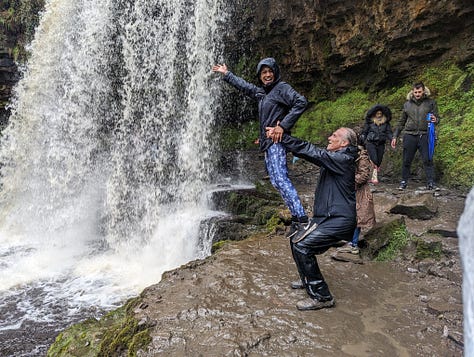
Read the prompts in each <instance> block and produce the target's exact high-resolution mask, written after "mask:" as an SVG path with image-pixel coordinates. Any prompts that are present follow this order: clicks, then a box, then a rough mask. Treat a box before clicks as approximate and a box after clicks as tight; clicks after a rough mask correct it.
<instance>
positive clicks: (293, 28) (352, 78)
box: [226, 0, 474, 92]
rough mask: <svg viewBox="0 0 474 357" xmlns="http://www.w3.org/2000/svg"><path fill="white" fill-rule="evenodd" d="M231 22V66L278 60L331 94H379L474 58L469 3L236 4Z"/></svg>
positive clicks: (253, 0)
mask: <svg viewBox="0 0 474 357" xmlns="http://www.w3.org/2000/svg"><path fill="white" fill-rule="evenodd" d="M231 18H232V22H233V26H232V29H231V30H230V31H229V33H228V38H227V40H226V41H227V42H226V46H227V53H228V56H229V57H228V58H229V64H231V65H236V64H238V63H239V61H242V59H244V60H247V61H248V64H252V65H253V64H254V62H255V61H256V60H257V59H259V58H262V57H267V56H272V57H276V58H277V60H279V62H280V63H281V64H282V67H283V68H282V69H283V72H284V73H285V75H286V76H285V77H286V78H287V79H291V80H292V82H293V83H295V82H296V83H297V84H298V87H300V88H306V89H308V90H309V89H311V88H313V87H314V86H315V82H317V81H321V85H322V87H330V88H331V89H332V90H335V92H343V91H345V90H346V89H348V88H351V87H353V86H361V87H363V88H366V89H368V88H370V89H376V88H380V87H384V86H386V85H389V86H391V85H396V84H397V83H398V82H399V81H400V80H402V79H404V78H406V77H408V76H411V75H413V74H415V73H416V70H417V68H419V67H420V66H423V65H433V64H437V63H440V62H443V61H447V60H451V61H454V62H456V63H461V64H462V63H468V62H471V61H472V60H473V59H474V38H473V36H472V34H473V33H474V3H473V2H472V1H469V0H455V1H445V0H439V1H438V0H419V1H416V2H408V3H407V2H402V3H399V2H393V1H388V0H363V1H361V0H357V1H356V0H345V1H342V0H326V1H325V0H310V1H307V0H306V1H298V0H297V1H291V2H288V1H286V0H273V1H257V0H239V1H238V2H237V4H236V6H235V9H234V12H233V14H232V16H231ZM252 61H253V62H252ZM253 68H254V67H253V66H252V69H253Z"/></svg>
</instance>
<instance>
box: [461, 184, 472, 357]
mask: <svg viewBox="0 0 474 357" xmlns="http://www.w3.org/2000/svg"><path fill="white" fill-rule="evenodd" d="M458 234H459V250H460V252H461V260H462V265H463V289H462V291H463V307H464V308H463V309H464V356H466V357H467V356H474V188H473V189H472V190H471V192H470V193H469V195H468V197H467V199H466V204H465V206H464V212H463V214H462V215H461V218H460V220H459V224H458Z"/></svg>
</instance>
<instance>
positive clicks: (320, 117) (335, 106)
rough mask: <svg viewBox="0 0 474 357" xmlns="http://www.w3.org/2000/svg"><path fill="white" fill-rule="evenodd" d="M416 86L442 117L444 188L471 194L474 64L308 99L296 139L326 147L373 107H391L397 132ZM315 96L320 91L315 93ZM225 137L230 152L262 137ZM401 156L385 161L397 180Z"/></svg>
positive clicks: (243, 131)
mask: <svg viewBox="0 0 474 357" xmlns="http://www.w3.org/2000/svg"><path fill="white" fill-rule="evenodd" d="M417 80H421V81H423V82H424V83H425V84H426V85H427V86H428V87H429V88H430V90H431V92H432V97H434V98H435V99H436V100H437V102H438V107H439V111H440V116H441V122H440V124H439V126H438V128H437V131H438V142H437V147H436V153H435V167H436V170H437V177H438V178H439V180H440V183H442V184H444V185H446V186H449V187H457V188H461V189H468V188H470V187H472V186H473V185H474V147H473V146H472V145H471V140H470V138H471V137H472V136H473V135H474V106H473V105H472V103H473V101H474V86H473V81H474V63H471V64H469V65H467V66H465V67H463V68H461V67H460V66H458V65H455V64H452V63H444V64H443V65H440V66H432V67H428V68H425V69H424V70H423V71H422V72H421V73H418V74H413V76H412V77H410V78H408V79H406V80H405V82H404V84H403V85H401V86H399V87H396V88H391V87H388V88H385V89H382V90H380V91H377V92H372V93H371V92H365V91H363V90H361V89H358V88H354V89H353V90H351V91H348V92H346V93H344V94H342V95H341V96H339V97H338V98H336V99H324V100H321V99H320V98H318V97H317V95H314V94H311V93H310V94H309V95H308V94H307V97H308V100H309V101H310V107H309V109H308V110H307V111H306V112H305V113H304V114H303V116H302V117H301V119H300V120H299V121H298V123H297V124H296V126H295V128H294V130H293V133H292V134H293V135H295V136H297V137H300V138H303V139H305V140H308V141H311V142H314V143H317V144H321V145H325V143H326V141H327V139H326V138H327V136H328V135H329V134H330V133H331V132H332V131H333V130H335V129H336V128H338V127H340V126H349V127H353V128H355V129H356V130H360V129H361V126H362V124H363V118H364V116H365V112H366V110H367V109H369V108H370V107H371V106H372V105H374V104H375V103H381V104H385V105H388V106H389V107H390V108H391V109H392V114H393V118H392V126H393V127H395V126H396V124H397V122H398V119H399V117H400V114H401V109H402V107H403V103H404V102H405V100H406V95H407V94H408V92H409V91H410V90H411V84H412V83H413V82H414V81H417ZM318 86H319V83H316V84H315V88H316V87H318ZM317 92H318V90H317V88H316V89H315V90H314V91H312V93H317ZM224 134H226V135H224V136H223V138H222V142H223V143H225V145H224V147H225V148H226V149H229V148H230V147H234V148H248V147H250V146H251V145H253V144H252V143H253V141H254V140H255V138H256V137H257V136H258V125H257V123H256V122H255V121H251V122H249V123H246V124H243V125H241V126H240V127H238V128H235V127H234V129H232V128H229V127H227V128H226V129H225V131H224ZM401 154H402V149H401V145H398V148H397V149H396V150H395V151H394V152H392V150H391V149H390V150H389V149H387V159H386V161H391V162H392V163H393V165H392V166H393V173H394V176H396V177H397V178H398V177H399V176H400V171H401V164H400V162H401Z"/></svg>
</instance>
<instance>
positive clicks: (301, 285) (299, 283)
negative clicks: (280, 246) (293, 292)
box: [290, 240, 305, 289]
mask: <svg viewBox="0 0 474 357" xmlns="http://www.w3.org/2000/svg"><path fill="white" fill-rule="evenodd" d="M290 249H291V255H292V256H293V260H294V261H295V264H296V269H297V270H298V274H299V276H300V280H295V281H292V282H291V283H290V286H291V288H292V289H304V288H305V286H304V281H305V277H304V274H303V272H302V271H301V270H300V268H299V266H298V263H296V258H295V251H294V250H295V248H294V244H293V243H292V242H291V240H290Z"/></svg>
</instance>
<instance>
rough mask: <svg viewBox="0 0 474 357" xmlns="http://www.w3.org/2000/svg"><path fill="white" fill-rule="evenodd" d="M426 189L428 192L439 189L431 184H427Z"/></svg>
mask: <svg viewBox="0 0 474 357" xmlns="http://www.w3.org/2000/svg"><path fill="white" fill-rule="evenodd" d="M426 189H427V190H429V191H439V187H437V186H435V184H434V183H433V182H428V184H427V185H426Z"/></svg>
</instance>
